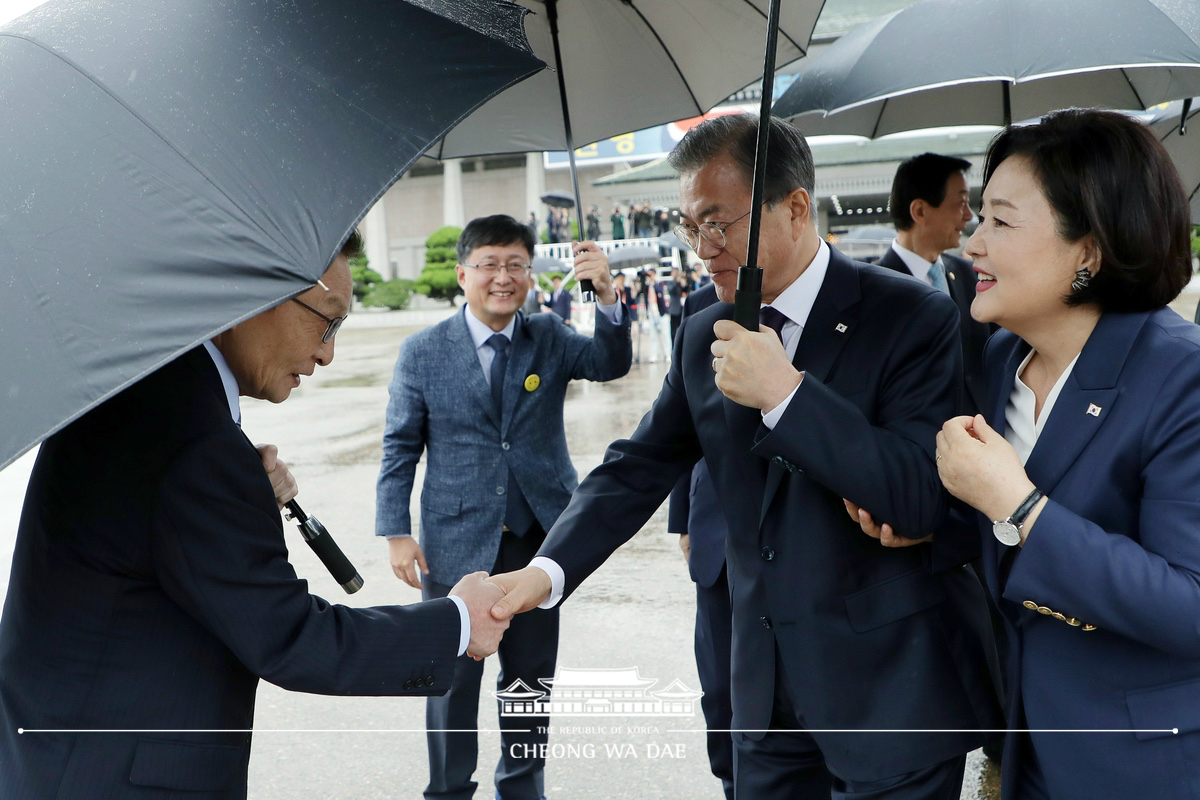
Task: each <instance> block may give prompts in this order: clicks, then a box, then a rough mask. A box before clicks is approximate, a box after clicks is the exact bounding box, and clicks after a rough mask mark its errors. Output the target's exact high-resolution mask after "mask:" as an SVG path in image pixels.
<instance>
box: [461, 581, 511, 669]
mask: <svg viewBox="0 0 1200 800" xmlns="http://www.w3.org/2000/svg"><path fill="white" fill-rule="evenodd" d="M487 576H488V575H487V573H486V572H472V573H471V574H470V575H466V576H464V577H463V579H462V580H460V581H459V582H458V583H456V584H454V588H453V589H451V590H450V594H451V595H453V596H454V597H459V598H462V601H463V602H464V603H466V604H467V614H468V615H469V616H470V617H471V639H470V641H469V642H468V643H467V655H469V656H470V657H471V658H473V659H475V660H476V661H480V660H482V659H484V658H485V657H487V656H490V655H491V654H492V653H495V652H496V650H497V649H499V647H500V639H501V638H503V636H504V631H505V630H507V629H508V625H509V622H508V620H507V619H504V620H498V619H496V618H495V617H493V616H492V613H491V611H492V606H494V605H495V604H496V602H497V601H498V600H500V599H501V598H502V597H503V594H502V591H501V589H500V588H499V587H498V586H496V585H495V584H493V583H489V582H488V581H487V580H485V579H486V578H487Z"/></svg>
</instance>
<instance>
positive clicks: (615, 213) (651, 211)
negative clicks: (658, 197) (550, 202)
mask: <svg viewBox="0 0 1200 800" xmlns="http://www.w3.org/2000/svg"><path fill="white" fill-rule="evenodd" d="M573 220H574V216H573V214H572V210H571V209H569V208H550V209H548V210H547V212H546V220H545V226H544V232H545V235H546V241H547V242H548V243H550V244H560V243H563V242H570V241H572V239H573V234H574V231H573V230H572V221H573ZM526 224H527V225H528V226H529V228H530V230H532V231H533V233H534V238H535V239H537V240H539V241H540V237H539V236H538V231H539V226H538V220H537V214H536V213H535V212H533V211H530V212H529V220H528V221H527V222H526ZM670 230H671V210H670V209H668V208H665V207H661V206H660V207H658V208H652V207H651V205H650V201H649V200H635V201H633V202H632V203H630V204H629V206H628V208H627V209H625V210H622V208H621V206H620V205H619V204H618V205H614V206H613V207H612V213H611V214H609V215H608V231H607V234H608V238H610V239H625V238H641V239H649V238H654V237H657V236H663V235H665V234H667V233H669V232H670ZM584 233H585V236H584V238H585V239H590V240H592V241H596V240H597V239H601V238H604V235H605V231H604V230H603V229H602V228H601V212H600V207H599V206H597V205H594V204H593V205H592V206H590V207H589V209H588V211H587V214H586V215H585V216H584Z"/></svg>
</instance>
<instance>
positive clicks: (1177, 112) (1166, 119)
mask: <svg viewBox="0 0 1200 800" xmlns="http://www.w3.org/2000/svg"><path fill="white" fill-rule="evenodd" d="M1189 100H1190V98H1189ZM1181 125H1182V127H1183V133H1182V134H1181V133H1180V126H1181ZM1150 127H1151V128H1153V129H1154V132H1155V134H1156V135H1157V136H1158V138H1159V140H1160V141H1162V143H1163V145H1165V146H1166V148H1167V152H1168V153H1170V154H1171V160H1172V161H1174V162H1175V168H1176V169H1178V170H1179V177H1180V178H1182V179H1183V188H1184V189H1185V190H1186V191H1187V194H1188V200H1189V201H1190V203H1191V207H1192V224H1193V225H1200V102H1197V101H1196V100H1190V102H1177V103H1171V104H1170V105H1169V106H1167V107H1166V108H1164V109H1162V111H1160V112H1159V113H1158V114H1157V115H1156V116H1155V117H1154V118H1153V119H1152V120H1151V121H1150Z"/></svg>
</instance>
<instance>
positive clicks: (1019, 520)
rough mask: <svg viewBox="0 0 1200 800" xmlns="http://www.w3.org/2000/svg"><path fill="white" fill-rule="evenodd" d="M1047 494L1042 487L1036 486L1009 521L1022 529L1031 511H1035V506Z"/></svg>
mask: <svg viewBox="0 0 1200 800" xmlns="http://www.w3.org/2000/svg"><path fill="white" fill-rule="evenodd" d="M1045 496H1046V495H1044V494H1042V490H1041V489H1039V488H1037V487H1036V486H1035V487H1033V491H1032V492H1030V493H1029V494H1027V495H1026V496H1025V499H1024V500H1022V501H1021V505H1019V506H1017V510H1016V511H1014V512H1013V513H1012V516H1011V517H1009V518H1008V521H1009V522H1011V523H1012V524H1013V525H1016V526H1017V528H1018V529H1020V528H1021V526H1022V525H1024V524H1025V520H1026V519H1027V518H1028V517H1029V514H1030V512H1032V511H1033V507H1034V506H1036V505H1037V504H1038V501H1039V500H1041V499H1042V498H1043V497H1045Z"/></svg>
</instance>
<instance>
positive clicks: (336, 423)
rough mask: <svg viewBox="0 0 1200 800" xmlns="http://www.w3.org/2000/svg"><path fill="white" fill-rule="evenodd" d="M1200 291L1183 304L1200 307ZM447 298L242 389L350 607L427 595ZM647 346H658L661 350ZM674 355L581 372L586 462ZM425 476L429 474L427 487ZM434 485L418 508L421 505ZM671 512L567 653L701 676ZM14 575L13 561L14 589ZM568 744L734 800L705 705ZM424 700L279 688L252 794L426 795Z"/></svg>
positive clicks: (377, 318) (582, 660) (568, 626)
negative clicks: (398, 562)
mask: <svg viewBox="0 0 1200 800" xmlns="http://www.w3.org/2000/svg"><path fill="white" fill-rule="evenodd" d="M1198 297H1200V291H1196V290H1191V289H1189V291H1188V292H1186V293H1185V295H1184V296H1183V297H1181V299H1180V300H1179V301H1177V303H1176V304H1175V307H1176V309H1177V310H1178V311H1179V312H1180V313H1181V314H1183V315H1185V316H1186V317H1187V318H1188V319H1191V318H1192V314H1193V313H1194V310H1195V306H1196V300H1197V298H1198ZM447 313H448V312H446V311H427V312H392V313H374V314H371V313H357V314H355V315H352V316H351V317H350V319H349V321H348V322H347V323H346V325H345V326H344V327H343V329H342V332H341V333H340V334H339V336H338V339H337V353H336V360H335V363H334V364H333V365H332V366H331V367H329V368H327V369H323V370H320V371H318V373H317V374H316V375H314V376H313V377H311V378H306V379H305V382H304V384H303V385H302V386H301V387H300V388H299V389H298V390H296V391H295V392H294V393H293V395H292V397H291V399H289V400H288V402H286V403H284V404H282V405H279V406H273V405H270V404H268V403H263V402H258V401H246V400H244V401H243V423H244V428H245V430H246V432H247V433H248V434H249V435H250V437H251V438H252V439H254V440H255V441H257V442H272V443H275V444H277V445H278V446H279V449H280V452H281V456H282V457H283V458H284V459H285V460H286V461H288V463H289V464H291V466H292V469H293V471H294V473H295V474H296V476H297V478H298V480H299V483H300V487H301V494H300V497H299V498H298V499H299V500H300V501H301V502H302V504H303V506H304V508H305V509H306V511H308V512H309V513H310V514H314V515H316V516H318V517H319V518H320V519H321V520H322V521H323V522H324V523H325V524H326V526H327V527H328V529H329V530H330V532H331V533H332V534H333V536H334V537H335V538H336V540H337V541H338V543H339V544H340V545H341V547H342V549H343V550H344V551H345V552H346V554H347V556H348V557H349V558H350V559H351V560H352V561H353V562H354V564H355V565H356V566H357V567H358V570H359V572H360V573H361V574H362V576H363V578H364V579H365V580H366V585H365V587H364V588H363V589H362V591H360V592H358V593H357V594H355V595H350V596H348V595H345V594H343V593H342V591H341V590H340V589H339V588H338V586H337V585H336V584H334V582H333V580H332V579H331V578H330V577H329V575H328V574H327V573H326V572H325V570H324V568H323V567H322V566H321V564H320V563H319V562H318V561H317V559H316V557H315V556H313V555H312V553H311V552H310V551H309V550H308V548H307V547H305V546H304V545H303V544H302V540H301V538H300V535H299V533H298V532H296V531H295V530H294V528H292V527H291V526H290V525H288V537H289V539H288V542H289V547H290V548H291V551H292V562H293V563H294V564H295V566H296V570H297V572H298V573H299V574H300V575H301V576H302V577H305V578H307V579H308V580H309V582H310V588H311V590H312V592H313V593H315V594H319V595H321V596H323V597H325V598H327V599H329V600H330V601H332V602H340V603H344V604H346V605H351V606H370V605H379V604H391V603H411V602H417V601H418V600H420V594H419V592H418V591H417V590H415V589H412V588H409V587H408V586H407V585H405V584H403V583H401V582H400V581H399V580H397V579H396V578H395V577H393V575H392V572H391V569H390V567H389V566H388V562H387V547H386V544H385V543H384V542H383V541H382V540H378V539H376V538H375V537H374V536H373V535H372V533H373V530H374V486H375V478H376V475H377V472H378V468H379V459H380V440H381V436H382V432H383V414H384V407H385V405H386V402H387V382H388V380H389V379H390V376H391V372H392V366H393V363H394V360H395V355H396V348H397V347H398V345H399V343H400V342H401V341H402V340H403V338H404V337H405V336H408V335H410V334H411V333H412V332H414V331H416V330H419V329H420V327H423V326H424V325H428V324H431V323H432V322H434V321H436V320H437V319H439V318H442V317H444V316H445V315H446V314H447ZM647 352H648V350H645V349H644V350H643V354H646V353H647ZM664 373H665V365H664V364H663V363H661V362H659V363H655V364H649V363H643V364H639V365H636V366H635V367H634V368H633V370H632V371H631V373H630V375H629V376H627V377H626V378H623V379H621V380H620V381H616V382H614V383H610V384H592V383H579V382H577V383H575V384H573V385H572V387H571V388H570V390H569V391H568V394H567V402H566V407H565V408H564V412H563V413H564V417H565V423H566V429H567V431H568V442H569V445H570V449H571V454H572V457H573V459H574V461H575V465H576V467H577V469H578V470H579V473H580V475H581V476H582V475H584V474H586V473H587V472H588V470H590V469H591V468H592V467H594V466H595V465H596V464H597V463H599V462H600V460H601V458H602V457H603V454H604V448H605V447H606V446H607V445H608V443H609V442H610V441H612V440H613V439H614V438H617V437H623V436H627V435H628V434H630V433H631V432H632V431H633V429H634V428H635V427H636V425H637V422H638V420H639V419H640V418H641V416H642V414H643V413H644V412H645V410H646V409H647V408H648V407H649V405H650V403H651V402H652V400H653V399H654V397H655V395H656V394H657V392H658V388H659V386H660V384H661V382H662V377H663V375H664ZM31 466H32V454H30V455H27V456H26V457H24V458H22V459H20V460H19V461H17V462H16V463H15V464H13V465H12V466H10V467H8V468H7V469H5V470H3V471H2V472H0V565H7V563H8V561H9V558H10V555H11V552H12V545H13V541H14V539H15V536H16V527H17V519H18V514H19V509H20V504H21V498H22V496H23V493H24V485H25V482H26V481H27V480H28V475H29V470H30V468H31ZM420 480H421V476H420V474H418V479H417V481H418V485H420ZM416 501H417V497H416V495H415V493H414V497H413V505H414V511H415V510H416ZM665 530H666V509H665V506H664V508H662V509H660V510H659V512H658V513H657V514H656V515H655V516H654V517H653V518H652V519H651V520H650V522H649V523H648V524H647V525H646V527H645V528H644V529H643V530H642V531H641V532H640V533H639V534H638V535H636V536H635V537H634V538H633V539H632V540H631V541H630V542H629V543H628V544H626V545H625V546H624V547H622V548H621V549H620V550H618V551H617V552H616V553H615V554H614V555H613V557H612V558H610V559H609V561H608V562H607V563H606V564H605V565H604V566H603V567H601V568H600V570H598V571H597V572H596V573H595V574H594V575H593V576H592V577H591V579H589V580H588V581H587V582H586V583H585V584H584V585H583V586H582V587H581V588H580V589H579V591H578V592H576V594H575V595H574V596H573V597H572V598H571V600H570V601H569V602H568V603H566V604H565V605H564V607H563V611H562V638H561V644H560V647H559V666H560V667H574V668H586V669H609V668H622V667H637V668H638V670H639V672H640V675H641V676H642V677H643V678H653V679H655V680H656V684H655V685H654V686H653V687H651V690H652V691H653V690H657V689H662V688H665V687H666V686H667V685H668V684H670V683H671V682H672V681H675V680H679V681H680V682H682V683H683V684H684V685H685V686H687V687H689V688H692V689H698V688H699V681H698V680H697V678H696V667H695V662H694V659H693V655H692V629H693V623H694V602H693V597H694V595H693V592H694V589H693V585H692V583H691V582H690V581H689V579H688V576H687V569H686V566H685V565H684V563H683V560H682V557H681V555H680V553H679V548H678V543H677V539H676V537H674V536H669V535H667V534H666V533H665ZM7 573H8V570H7V568H5V567H4V566H0V591H3V590H5V589H6V588H7V580H8V575H7ZM497 669H498V668H497V665H496V663H495V660H494V659H489V661H488V664H487V667H486V671H485V675H484V692H485V694H484V701H483V702H482V703H481V716H480V723H481V727H482V728H483V731H482V732H481V734H480V769H479V771H478V772H477V773H476V776H475V777H476V780H478V781H479V784H480V787H479V791H478V793H477V796H478V797H480V798H488V797H491V796H492V794H493V788H492V783H491V769H492V766H493V764H494V761H495V758H496V757H497V756H498V754H499V736H498V734H496V733H495V732H494V728H495V724H494V723H495V717H494V711H493V709H494V706H493V705H492V704H491V699H490V696H489V695H487V694H486V692H487V691H489V690H490V689H491V688H492V687H494V684H495V680H496V675H497ZM551 726H552V733H551V743H552V744H554V745H560V746H561V750H560V752H561V754H560V755H559V756H557V757H556V756H554V754H552V756H551V758H550V762H549V765H548V767H547V771H546V792H547V795H548V796H550V797H551V798H569V797H578V798H601V797H608V796H620V797H637V798H646V799H647V800H650V799H652V798H680V797H689V798H692V797H695V798H712V799H713V800H718V798H720V797H722V794H721V791H720V787H719V785H718V783H717V782H716V780H715V779H714V778H713V777H712V776H711V774H710V773H709V771H708V761H707V756H706V754H705V749H704V731H703V728H704V720H703V717H702V716H701V714H700V711H699V707H698V706H697V708H696V711H695V713H694V714H693V715H691V716H685V717H607V718H605V717H583V716H580V717H562V718H555V719H553V720H552V722H551ZM423 729H424V701H422V700H419V699H409V698H344V697H321V696H315V695H304V694H296V693H291V692H285V691H283V690H281V689H278V688H276V687H274V686H271V685H269V684H265V683H264V684H262V685H261V688H260V690H259V693H258V708H257V714H256V733H255V739H254V750H253V755H252V758H251V762H250V797H252V798H256V799H257V800H284V798H287V799H288V800H291V798H298V797H302V798H349V797H354V798H356V800H375V799H376V798H378V799H380V800H382V799H383V798H418V797H420V796H421V790H422V788H423V787H424V786H425V783H426V780H427V776H428V772H427V766H426V755H425V753H426V751H425V737H424V735H423V734H422V731H423ZM962 796H963V798H980V799H981V800H997V799H998V797H999V791H998V788H997V775H996V771H995V769H994V767H992V765H991V764H990V763H989V762H987V761H986V759H984V758H983V756H982V754H981V753H979V752H975V753H972V754H970V756H969V759H968V766H967V778H966V781H965V784H964V787H963V795H962Z"/></svg>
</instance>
